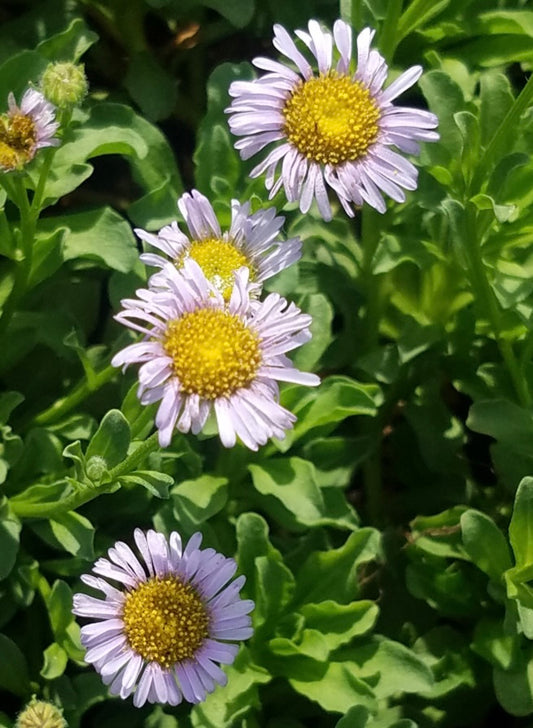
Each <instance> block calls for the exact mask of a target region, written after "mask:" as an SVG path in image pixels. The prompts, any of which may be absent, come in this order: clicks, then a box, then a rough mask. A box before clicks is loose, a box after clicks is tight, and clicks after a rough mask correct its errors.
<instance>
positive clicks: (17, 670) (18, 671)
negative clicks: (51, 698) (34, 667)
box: [0, 634, 30, 696]
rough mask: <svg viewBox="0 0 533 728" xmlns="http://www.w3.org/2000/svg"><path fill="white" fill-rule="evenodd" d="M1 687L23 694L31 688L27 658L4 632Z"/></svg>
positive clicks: (0, 653) (0, 636)
mask: <svg viewBox="0 0 533 728" xmlns="http://www.w3.org/2000/svg"><path fill="white" fill-rule="evenodd" d="M0 688H3V689H4V690H7V691H8V692H10V693H14V694H15V695H22V696H24V695H27V694H28V692H29V690H30V680H29V675H28V665H27V663H26V658H25V657H24V655H23V653H22V652H21V651H20V649H19V647H18V646H17V645H16V644H15V643H14V642H12V641H11V640H10V639H9V637H6V635H4V634H0Z"/></svg>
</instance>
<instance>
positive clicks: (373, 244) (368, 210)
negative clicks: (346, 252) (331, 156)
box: [361, 205, 382, 353]
mask: <svg viewBox="0 0 533 728" xmlns="http://www.w3.org/2000/svg"><path fill="white" fill-rule="evenodd" d="M361 214H362V226H361V227H362V231H361V244H362V246H363V260H362V263H361V272H362V274H363V283H364V288H365V294H366V309H365V314H364V319H363V331H362V336H361V349H362V351H363V352H364V353H366V352H367V351H369V350H370V349H373V348H374V347H375V346H376V345H377V343H378V338H379V319H380V290H379V288H380V287H379V280H378V278H377V276H375V275H374V273H373V262H374V256H375V254H376V250H377V248H378V245H379V238H380V229H381V222H382V221H381V217H382V216H381V215H380V213H379V212H377V211H376V210H374V208H373V207H370V205H365V207H364V208H363V210H362V213H361Z"/></svg>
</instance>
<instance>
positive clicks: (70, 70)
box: [41, 61, 88, 109]
mask: <svg viewBox="0 0 533 728" xmlns="http://www.w3.org/2000/svg"><path fill="white" fill-rule="evenodd" d="M41 88H42V90H43V93H44V95H45V96H46V98H47V99H48V100H49V101H51V102H52V103H53V104H55V105H56V106H58V107H59V108H60V109H69V108H72V107H73V106H76V104H81V102H82V101H83V99H84V98H85V96H87V91H88V84H87V76H86V75H85V69H84V66H83V65H78V64H76V63H71V62H70V61H58V62H57V63H49V64H48V66H47V67H46V68H45V70H44V73H43V75H42V77H41Z"/></svg>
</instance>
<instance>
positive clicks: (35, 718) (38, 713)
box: [15, 697, 67, 728]
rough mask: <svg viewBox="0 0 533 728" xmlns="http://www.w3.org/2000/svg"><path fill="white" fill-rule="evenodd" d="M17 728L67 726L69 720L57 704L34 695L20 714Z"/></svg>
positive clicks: (58, 727) (63, 727)
mask: <svg viewBox="0 0 533 728" xmlns="http://www.w3.org/2000/svg"><path fill="white" fill-rule="evenodd" d="M15 728H67V722H66V720H65V719H64V718H63V714H62V712H61V710H60V709H59V708H56V706H55V705H52V703H47V702H46V701H45V700H37V699H36V698H35V697H33V698H32V699H31V701H30V702H29V703H28V705H27V706H26V707H25V708H24V710H23V711H22V712H21V713H20V714H19V716H18V718H17V722H16V723H15Z"/></svg>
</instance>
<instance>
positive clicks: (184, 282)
mask: <svg viewBox="0 0 533 728" xmlns="http://www.w3.org/2000/svg"><path fill="white" fill-rule="evenodd" d="M122 305H123V307H124V309H123V310H122V311H121V312H120V313H118V314H117V315H116V317H115V318H116V319H117V321H119V322H120V323H123V324H124V325H126V326H129V327H130V328H132V329H135V330H137V331H140V332H141V333H143V334H144V336H145V339H144V340H143V341H142V342H140V343H136V344H131V345H130V346H127V347H126V348H125V349H123V350H122V351H120V352H119V353H118V354H116V355H115V356H114V357H113V359H112V362H111V363H112V364H113V365H114V366H124V365H128V364H133V363H141V367H140V369H139V382H140V386H139V393H138V394H139V398H140V400H141V403H142V404H152V403H153V402H158V401H161V404H160V406H159V410H158V412H157V415H156V419H155V424H156V426H157V427H158V429H159V442H160V444H161V446H162V447H166V446H167V445H169V443H170V440H171V438H172V434H173V432H174V429H175V428H176V427H177V429H178V430H180V431H181V432H188V431H189V430H192V432H193V433H194V434H198V433H199V432H200V431H201V430H202V428H203V426H204V425H205V423H206V420H207V417H208V415H209V413H210V412H211V411H212V410H213V411H214V413H215V416H216V419H217V423H218V430H219V433H220V438H221V440H222V444H223V445H225V446H226V447H232V446H233V445H235V441H236V436H239V437H240V439H241V440H242V441H243V443H244V444H245V445H246V446H247V447H249V448H251V449H252V450H257V449H258V447H259V445H264V444H265V442H266V441H267V440H268V439H269V438H270V437H277V438H283V437H284V436H285V431H286V430H287V429H289V428H291V427H292V425H293V423H294V421H295V420H296V417H295V416H294V415H293V414H292V413H291V412H289V411H287V410H286V409H284V408H283V407H281V405H280V404H279V403H278V401H277V400H278V394H279V391H278V385H277V381H278V380H279V381H286V382H296V383H300V384H306V385H311V386H314V385H316V384H318V383H319V379H318V377H317V376H315V375H314V374H308V373H304V372H300V371H299V370H298V369H296V368H295V367H294V366H293V364H292V362H291V361H290V359H288V358H287V357H286V356H285V353H286V352H288V351H291V350H292V349H294V348H296V347H298V346H300V345H301V344H303V343H305V342H306V341H308V340H309V339H310V338H311V334H310V332H309V329H308V326H309V324H310V323H311V318H310V317H309V316H307V315H305V314H302V313H301V311H300V309H298V308H297V307H296V306H295V305H294V304H293V303H291V304H288V303H287V301H286V300H285V299H284V298H282V297H281V296H279V295H278V294H277V293H271V294H270V295H269V296H267V297H266V299H265V300H264V301H261V302H259V301H256V300H252V299H251V298H250V284H249V283H248V269H247V268H240V269H239V270H238V271H237V272H236V273H235V281H234V284H233V288H232V292H231V297H230V299H229V302H227V303H226V301H225V300H224V297H223V295H222V294H221V293H220V291H219V290H218V289H217V288H216V287H215V286H214V285H213V284H212V283H210V282H209V281H208V280H207V278H206V277H205V275H204V273H203V272H202V269H201V268H200V267H199V265H198V264H197V263H196V262H195V261H193V260H186V261H185V263H184V265H183V270H182V271H178V270H177V269H176V268H175V267H174V265H172V264H167V266H166V267H165V268H164V269H163V270H162V271H161V274H160V277H159V280H158V287H157V288H156V289H150V290H145V289H141V290H138V291H137V298H136V299H125V300H123V301H122Z"/></svg>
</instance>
